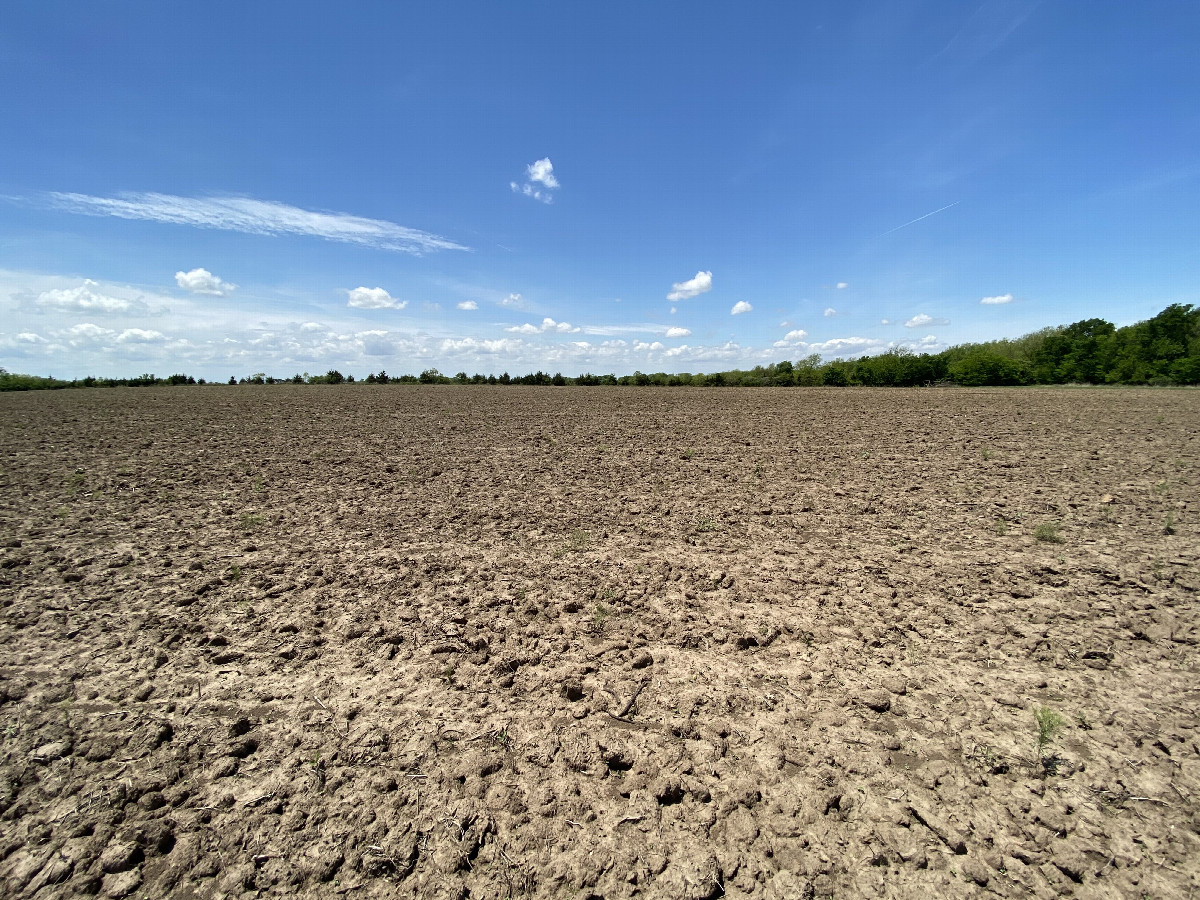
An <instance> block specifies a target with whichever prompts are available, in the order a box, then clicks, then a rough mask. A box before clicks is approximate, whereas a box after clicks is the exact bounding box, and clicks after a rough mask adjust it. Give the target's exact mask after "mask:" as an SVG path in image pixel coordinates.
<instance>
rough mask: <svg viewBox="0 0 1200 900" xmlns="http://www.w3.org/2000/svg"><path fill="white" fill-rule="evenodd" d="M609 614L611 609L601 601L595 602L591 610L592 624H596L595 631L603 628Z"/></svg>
mask: <svg viewBox="0 0 1200 900" xmlns="http://www.w3.org/2000/svg"><path fill="white" fill-rule="evenodd" d="M610 615H612V610H610V609H609V608H608V607H607V606H605V605H604V604H603V603H597V604H596V606H595V608H594V609H593V610H592V624H593V625H594V626H596V630H597V631H599V630H601V629H602V628H604V625H605V623H607V622H608V617H609V616H610Z"/></svg>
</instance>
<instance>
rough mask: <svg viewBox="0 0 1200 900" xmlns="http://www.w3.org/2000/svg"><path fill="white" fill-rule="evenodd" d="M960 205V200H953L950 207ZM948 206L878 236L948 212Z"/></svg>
mask: <svg viewBox="0 0 1200 900" xmlns="http://www.w3.org/2000/svg"><path fill="white" fill-rule="evenodd" d="M960 203H962V201H961V200H955V201H954V202H953V203H951V204H950V206H958V204H960ZM950 206H943V207H942V208H941V209H935V210H934V211H933V212H931V213H925V215H923V216H917V217H916V218H915V219H913V220H912V222H905V223H904V224H903V225H897V226H896V227H895V228H893V229H891V231H885V232H884V233H883V234H881V235H880V237H883V236H884V235H888V234H891V233H892V231H899V230H900V229H901V228H907V227H908V226H909V225H913V224H915V223H917V222H920V221H921V220H922V219H928V218H929V217H930V216H936V215H937V214H938V213H940V212H945V211H946V210H948V209H949V208H950Z"/></svg>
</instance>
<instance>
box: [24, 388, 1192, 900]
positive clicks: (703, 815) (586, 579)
mask: <svg viewBox="0 0 1200 900" xmlns="http://www.w3.org/2000/svg"><path fill="white" fill-rule="evenodd" d="M0 460H2V467H3V468H2V472H0V544H3V545H4V546H3V550H2V551H0V603H2V608H0V727H2V728H3V738H2V742H0V894H4V895H5V896H8V897H37V898H49V897H59V896H74V895H79V894H97V893H98V894H100V895H102V896H108V897H124V896H129V897H143V896H145V897H174V898H191V897H195V898H218V897H243V896H262V897H270V896H274V895H296V896H304V897H314V898H315V897H331V896H343V897H347V898H352V900H353V898H375V897H395V896H428V897H447V896H450V897H510V896H511V897H520V896H532V897H593V896H594V897H629V896H635V895H636V896H647V897H684V898H716V897H721V896H725V895H729V896H738V895H750V896H763V897H768V898H791V897H796V898H812V897H822V896H836V897H860V896H863V897H905V898H916V897H920V898H925V897H930V896H935V897H960V896H961V897H966V896H983V895H985V894H993V895H997V896H1000V897H1020V896H1027V895H1033V896H1037V897H1053V896H1059V895H1072V894H1073V895H1076V896H1080V897H1141V896H1147V897H1155V898H1179V900H1185V898H1190V897H1192V896H1193V893H1194V892H1196V889H1197V887H1198V886H1200V884H1198V882H1200V834H1198V832H1200V731H1198V729H1197V724H1198V723H1200V683H1198V681H1197V671H1198V668H1200V667H1198V659H1197V641H1198V640H1200V614H1198V608H1197V606H1198V601H1200V597H1198V595H1197V590H1198V589H1200V569H1198V561H1200V527H1198V519H1197V513H1198V510H1200V506H1198V500H1200V496H1198V487H1200V469H1198V463H1200V392H1198V391H1166V390H1085V389H1074V390H1072V389H1056V390H1035V389H1026V390H1019V389H1017V390H965V389H957V390H936V389H928V390H911V391H904V390H890V391H871V390H852V389H848V390H838V389H813V390H805V389H794V390H793V389H783V390H770V389H763V390H753V389H742V390H737V389H733V390H689V389H681V390H666V389H658V390H656V389H648V390H634V389H599V388H598V389H586V388H585V389H574V388H551V389H538V388H528V389H517V388H508V389H504V388H486V387H481V388H449V387H432V388H420V387H405V386H399V387H397V386H386V387H385V386H380V387H368V386H352V387H351V386H342V387H327V388H326V387H295V388H293V387H273V388H270V387H264V388H254V387H237V388H229V387H207V388H170V389H144V390H103V391H102V390H96V391H63V392H55V393H51V392H41V393H31V394H9V395H6V396H0ZM1039 526H1042V527H1041V529H1040V530H1039ZM1035 533H1036V534H1038V535H1040V536H1041V538H1042V539H1039V538H1038V537H1037V536H1035ZM1056 539H1057V540H1056ZM1036 710H1047V711H1049V712H1048V713H1044V715H1049V716H1051V720H1050V721H1048V725H1050V726H1052V725H1053V724H1054V722H1053V718H1054V717H1058V718H1059V719H1061V723H1062V724H1061V725H1060V726H1059V727H1058V728H1053V727H1048V728H1047V729H1046V730H1045V733H1044V735H1043V737H1044V738H1045V740H1044V741H1043V743H1042V746H1040V747H1038V746H1037V735H1038V724H1037V721H1036V719H1035V711H1036Z"/></svg>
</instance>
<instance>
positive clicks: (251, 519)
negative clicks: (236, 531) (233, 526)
mask: <svg viewBox="0 0 1200 900" xmlns="http://www.w3.org/2000/svg"><path fill="white" fill-rule="evenodd" d="M263 521H264V519H263V517H262V516H261V515H259V514H258V513H248V512H246V513H242V515H241V518H239V519H238V527H239V528H241V530H242V531H243V532H244V533H246V534H249V533H250V532H251V531H255V530H257V529H258V528H261V527H262V524H263Z"/></svg>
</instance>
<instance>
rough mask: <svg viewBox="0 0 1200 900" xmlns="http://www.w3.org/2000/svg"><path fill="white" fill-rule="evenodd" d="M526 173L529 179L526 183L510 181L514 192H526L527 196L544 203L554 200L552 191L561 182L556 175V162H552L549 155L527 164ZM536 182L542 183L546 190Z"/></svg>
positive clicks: (509, 184)
mask: <svg viewBox="0 0 1200 900" xmlns="http://www.w3.org/2000/svg"><path fill="white" fill-rule="evenodd" d="M525 175H526V176H527V177H528V179H529V180H528V181H526V182H525V183H524V184H518V183H517V182H515V181H510V182H509V183H508V186H509V187H510V188H512V192H513V193H514V194H524V195H525V196H526V197H532V198H533V199H534V200H539V201H541V202H542V203H553V202H554V195H553V194H552V193H550V192H551V191H553V190H556V189H557V188H558V187H559V184H558V179H557V178H555V177H554V163H552V162H550V158H549V157H546V158H545V159H539V160H538V161H537V162H532V163H530V164H529V165H527V166H526V167H525ZM534 184H540V185H542V186H543V187H544V188H545V190H542V188H536V187H534Z"/></svg>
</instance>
